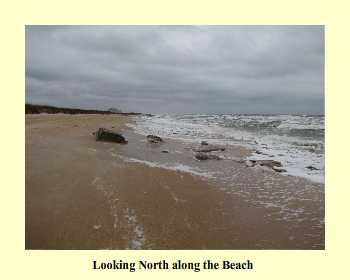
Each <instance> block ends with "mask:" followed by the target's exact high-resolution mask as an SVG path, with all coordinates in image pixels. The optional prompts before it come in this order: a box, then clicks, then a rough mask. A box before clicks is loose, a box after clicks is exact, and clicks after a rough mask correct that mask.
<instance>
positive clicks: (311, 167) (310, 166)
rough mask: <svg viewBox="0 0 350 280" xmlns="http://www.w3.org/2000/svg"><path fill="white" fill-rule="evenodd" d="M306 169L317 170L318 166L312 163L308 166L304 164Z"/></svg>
mask: <svg viewBox="0 0 350 280" xmlns="http://www.w3.org/2000/svg"><path fill="white" fill-rule="evenodd" d="M306 168H307V169H309V170H319V169H318V168H316V167H314V166H312V165H309V166H306Z"/></svg>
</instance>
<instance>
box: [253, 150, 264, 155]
mask: <svg viewBox="0 0 350 280" xmlns="http://www.w3.org/2000/svg"><path fill="white" fill-rule="evenodd" d="M255 153H256V154H258V155H261V154H262V153H263V152H260V151H255Z"/></svg>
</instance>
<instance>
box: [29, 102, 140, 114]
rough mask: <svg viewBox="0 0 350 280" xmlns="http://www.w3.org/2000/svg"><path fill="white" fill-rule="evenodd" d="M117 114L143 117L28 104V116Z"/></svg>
mask: <svg viewBox="0 0 350 280" xmlns="http://www.w3.org/2000/svg"><path fill="white" fill-rule="evenodd" d="M41 113H46V114H58V113H63V114H71V115H74V114H107V115H109V114H115V115H127V116H128V115H142V114H141V113H117V112H112V111H108V110H106V111H103V110H88V109H77V108H64V107H54V106H48V105H34V104H26V114H41Z"/></svg>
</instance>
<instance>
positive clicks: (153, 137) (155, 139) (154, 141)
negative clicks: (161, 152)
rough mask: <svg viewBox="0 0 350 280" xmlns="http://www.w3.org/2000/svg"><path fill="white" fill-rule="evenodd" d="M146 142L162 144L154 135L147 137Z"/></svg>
mask: <svg viewBox="0 0 350 280" xmlns="http://www.w3.org/2000/svg"><path fill="white" fill-rule="evenodd" d="M147 140H148V142H150V143H153V144H157V143H161V142H163V139H162V138H160V137H159V136H156V135H147Z"/></svg>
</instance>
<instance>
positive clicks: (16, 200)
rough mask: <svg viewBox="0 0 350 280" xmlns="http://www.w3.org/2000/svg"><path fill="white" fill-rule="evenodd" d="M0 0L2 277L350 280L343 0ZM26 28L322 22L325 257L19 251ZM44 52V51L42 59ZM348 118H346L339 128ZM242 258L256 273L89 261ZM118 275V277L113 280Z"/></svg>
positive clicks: (348, 75)
mask: <svg viewBox="0 0 350 280" xmlns="http://www.w3.org/2000/svg"><path fill="white" fill-rule="evenodd" d="M6 2H7V3H5V1H1V2H0V3H1V5H0V14H1V17H0V20H1V25H0V28H1V33H0V38H1V41H0V69H1V70H0V71H1V72H0V74H1V75H0V96H1V99H0V100H1V103H0V104H1V107H0V112H1V118H0V122H1V126H0V128H1V146H0V147H1V169H0V170H1V173H0V174H1V185H0V190H1V204H0V205H1V220H0V226H1V231H0V232H1V238H0V240H1V247H0V250H1V263H0V278H1V279H17V278H18V279H61V280H62V279H94V278H106V279H118V278H119V279H124V278H133V279H139V277H142V279H144V278H147V277H148V276H149V277H152V279H153V278H159V279H163V277H166V278H167V279H178V278H179V277H181V278H183V277H186V278H187V277H188V278H189V277H191V278H192V277H201V278H203V277H204V278H206V277H208V278H209V277H210V278H212V277H220V278H221V277H222V278H227V279H228V278H231V279H234V278H236V277H237V278H244V279H260V278H266V279H329V278H336V279H345V278H347V279H350V277H349V273H348V261H347V260H348V259H350V258H349V257H348V256H347V253H348V249H349V241H348V238H349V220H350V218H349V216H350V213H349V202H348V201H349V200H350V193H349V189H350V184H349V183H348V182H349V180H348V176H347V175H348V173H349V171H348V169H349V160H350V157H349V144H350V141H349V137H348V135H349V133H348V131H349V129H350V125H349V122H348V121H349V120H350V117H349V116H350V109H349V107H348V106H349V102H348V101H349V97H348V96H349V93H350V92H349V83H350V65H349V62H350V61H349V52H350V45H349V42H350V40H349V38H350V32H349V27H350V24H349V11H350V8H349V7H347V4H346V1H321V0H320V1H306V0H304V1H282V0H280V1H266V0H265V1H262V0H261V1H247V0H246V1H243V0H242V1H218V0H216V1H204V0H202V1H165V0H163V1H161V0H159V1H149V0H148V1H130V0H125V1H115V0H114V1H88V0H85V1H73V0H71V1H48V0H47V1H11V2H10V1H6ZM26 24H324V25H325V31H326V85H325V89H326V203H327V204H326V250H325V251H273V250H272V251H229V250H227V251H25V250H24V187H25V186H24V102H25V93H24V92H25V87H24V77H25V76H24V73H25V67H24V65H25V64H24V54H25V42H24V26H25V25H26ZM43 55H44V54H43ZM346 119H347V120H348V121H346ZM113 258H116V259H117V260H119V259H123V260H128V261H137V260H138V259H140V258H142V259H147V260H149V261H152V260H154V261H156V260H159V259H163V258H166V259H167V260H168V261H169V262H170V261H172V260H177V259H179V258H181V259H182V260H184V261H190V260H192V261H201V262H202V261H203V260H205V259H208V258H210V259H211V260H213V261H215V260H216V261H221V260H222V259H228V260H232V261H234V260H236V261H239V260H246V259H247V258H249V259H251V260H252V261H254V264H255V270H254V271H226V272H225V271H220V272H215V271H210V272H206V273H204V272H200V273H194V272H192V271H188V272H181V271H178V272H172V271H171V272H154V271H153V272H148V273H142V272H134V273H129V272H118V271H114V270H112V271H103V272H102V271H93V270H92V269H91V267H92V263H91V262H92V260H94V259H96V260H109V259H113ZM120 277H121V278H120Z"/></svg>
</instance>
